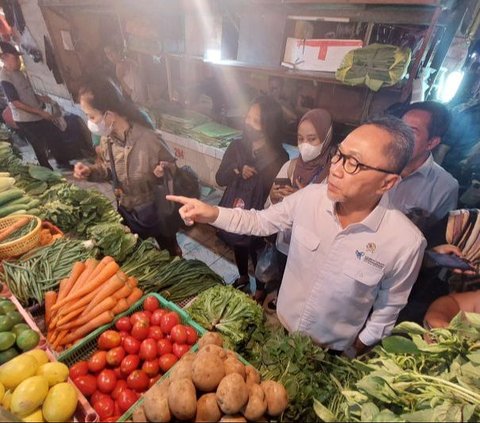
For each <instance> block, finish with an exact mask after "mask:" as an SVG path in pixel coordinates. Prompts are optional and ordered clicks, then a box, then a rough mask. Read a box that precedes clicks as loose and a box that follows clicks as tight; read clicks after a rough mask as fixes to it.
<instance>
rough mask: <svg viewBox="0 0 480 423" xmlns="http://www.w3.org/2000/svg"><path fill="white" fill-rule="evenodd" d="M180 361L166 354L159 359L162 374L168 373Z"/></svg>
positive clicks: (174, 356) (172, 355)
mask: <svg viewBox="0 0 480 423" xmlns="http://www.w3.org/2000/svg"><path fill="white" fill-rule="evenodd" d="M177 361H178V358H177V356H176V355H174V354H165V355H162V356H161V357H160V358H159V359H158V364H159V366H160V369H162V372H163V373H165V372H168V371H169V370H170V368H171V367H172V366H173V365H174V364H175V363H176V362H177Z"/></svg>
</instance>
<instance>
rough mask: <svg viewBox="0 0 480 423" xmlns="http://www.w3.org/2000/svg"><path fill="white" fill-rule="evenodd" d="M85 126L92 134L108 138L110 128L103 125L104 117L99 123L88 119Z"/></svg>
mask: <svg viewBox="0 0 480 423" xmlns="http://www.w3.org/2000/svg"><path fill="white" fill-rule="evenodd" d="M87 126H88V129H89V130H90V132H91V133H92V134H94V135H98V136H100V137H108V136H109V135H110V134H111V132H112V127H111V126H110V127H109V128H108V127H107V124H106V123H105V116H103V119H102V120H101V121H100V122H99V123H95V122H93V121H91V120H90V119H88V122H87Z"/></svg>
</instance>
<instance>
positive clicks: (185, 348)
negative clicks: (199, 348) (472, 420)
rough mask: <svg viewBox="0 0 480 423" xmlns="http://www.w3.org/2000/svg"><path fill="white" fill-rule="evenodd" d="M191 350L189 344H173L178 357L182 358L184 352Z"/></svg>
mask: <svg viewBox="0 0 480 423" xmlns="http://www.w3.org/2000/svg"><path fill="white" fill-rule="evenodd" d="M188 351H190V345H188V344H177V343H175V344H173V353H174V354H175V355H176V356H177V357H178V358H181V357H182V355H183V354H185V353H187V352H188Z"/></svg>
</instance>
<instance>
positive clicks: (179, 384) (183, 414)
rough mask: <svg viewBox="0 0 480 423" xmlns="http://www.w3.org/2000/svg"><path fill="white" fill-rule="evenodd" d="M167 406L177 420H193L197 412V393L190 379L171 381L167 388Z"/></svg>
mask: <svg viewBox="0 0 480 423" xmlns="http://www.w3.org/2000/svg"><path fill="white" fill-rule="evenodd" d="M168 406H169V407H170V411H171V413H172V414H173V415H174V416H175V417H176V418H177V419H178V420H193V418H194V417H195V413H196V411H197V393H196V391H195V386H194V385H193V382H192V381H191V380H190V379H187V378H183V379H177V380H172V382H171V383H170V386H169V388H168ZM147 417H148V416H147Z"/></svg>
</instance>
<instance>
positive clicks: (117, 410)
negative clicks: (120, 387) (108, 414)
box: [112, 401, 123, 418]
mask: <svg viewBox="0 0 480 423" xmlns="http://www.w3.org/2000/svg"><path fill="white" fill-rule="evenodd" d="M122 414H123V413H122V410H121V408H120V405H119V404H118V401H115V411H114V412H113V416H121V415H122ZM112 418H113V417H112Z"/></svg>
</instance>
